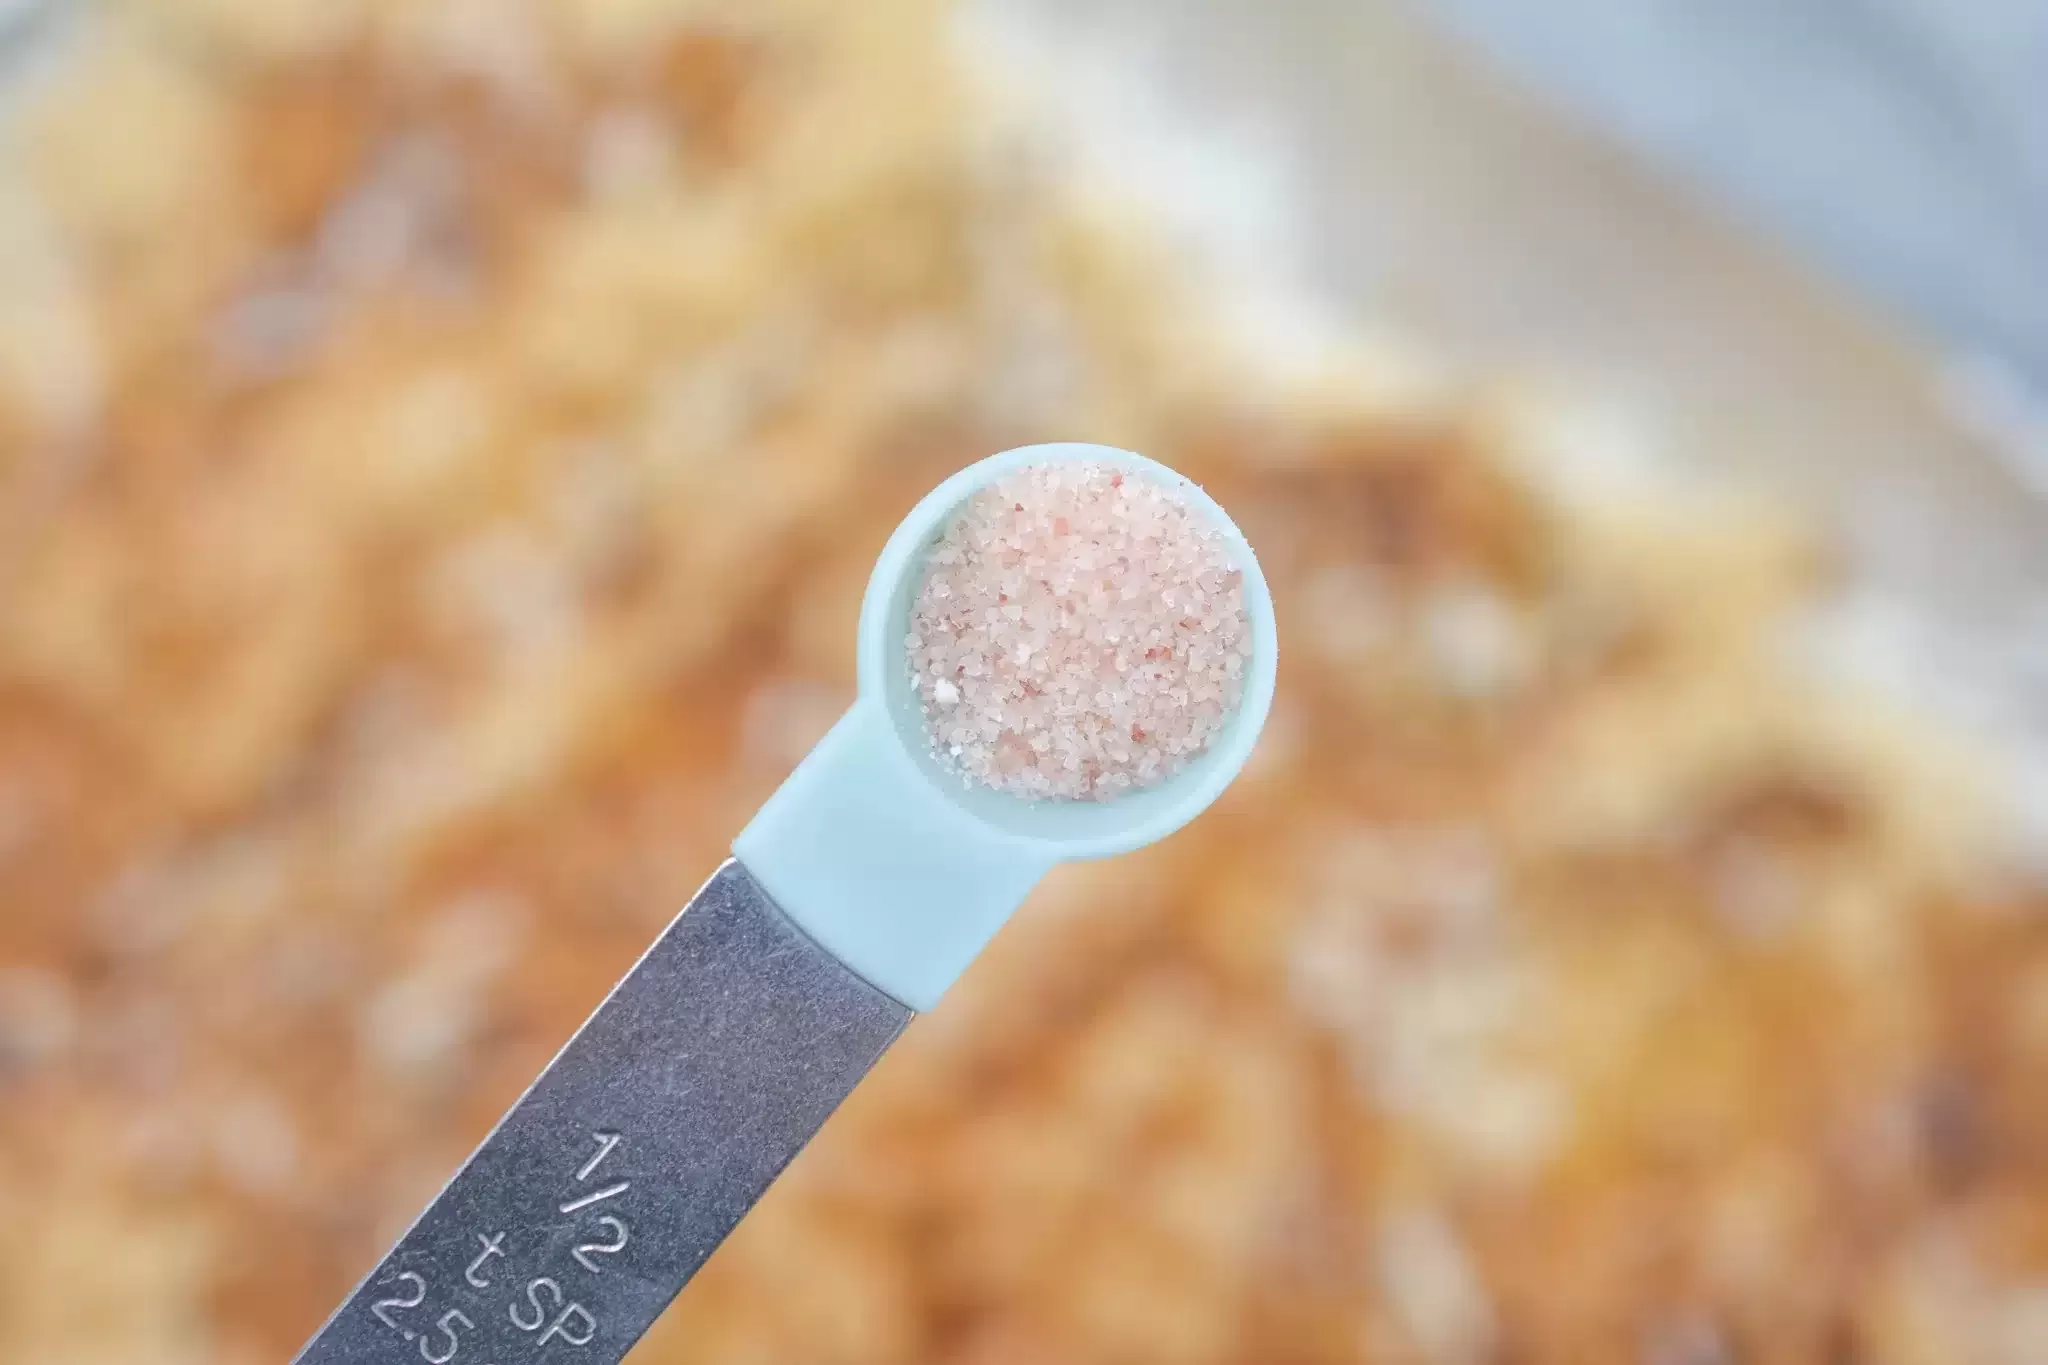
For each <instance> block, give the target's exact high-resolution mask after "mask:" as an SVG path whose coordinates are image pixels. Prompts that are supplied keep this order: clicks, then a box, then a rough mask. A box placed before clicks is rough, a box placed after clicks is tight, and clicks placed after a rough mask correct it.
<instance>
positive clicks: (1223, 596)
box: [906, 464, 1252, 801]
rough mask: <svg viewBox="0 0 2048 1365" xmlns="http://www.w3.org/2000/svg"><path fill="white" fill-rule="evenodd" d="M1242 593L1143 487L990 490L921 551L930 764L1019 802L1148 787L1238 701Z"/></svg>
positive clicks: (1150, 482)
mask: <svg viewBox="0 0 2048 1365" xmlns="http://www.w3.org/2000/svg"><path fill="white" fill-rule="evenodd" d="M1020 566H1021V567H1020ZM1241 582H1242V575H1241V572H1240V570H1239V569H1238V566H1237V565H1236V564H1235V563H1234V562H1232V557H1231V551H1230V544H1229V541H1228V539H1227V538H1226V537H1225V536H1224V535H1223V533H1222V532H1221V531H1220V530H1218V529H1217V527H1215V526H1214V525H1213V524H1211V523H1210V522H1209V521H1207V520H1206V519H1205V518H1204V516H1203V515H1202V513H1200V512H1199V511H1197V510H1196V509H1194V508H1192V507H1190V506H1189V505H1188V503H1187V501H1186V499H1185V497H1184V496H1183V495H1182V494H1181V493H1180V492H1179V491H1178V490H1177V489H1174V488H1172V487H1169V486H1167V485H1165V484H1163V483H1160V482H1159V481H1157V480H1155V479H1152V478H1149V477H1146V476H1143V475H1131V474H1125V473H1123V472H1120V471H1118V470H1116V469H1115V468H1113V467H1109V466H1104V465H1097V464H1077V465H1066V466H1057V467H1056V466H1041V467H1038V468H1031V469H1024V470H1019V471H1017V472H1015V473H1013V474H1009V475H1006V476H1005V477H1003V478H1001V479H998V480H997V481H996V482H995V483H993V484H991V485H990V486H989V487H987V488H985V489H983V490H982V491H981V492H980V493H978V494H977V495H975V496H974V497H973V498H972V499H970V500H969V501H968V503H967V505H966V507H965V509H964V510H963V511H962V512H961V514H960V516H959V517H958V518H957V519H956V520H955V521H954V522H953V523H952V525H951V526H949V527H948V528H947V529H946V532H945V534H944V536H943V537H942V538H941V539H940V541H939V543H938V544H937V545H936V546H935V547H934V548H933V550H932V552H931V554H930V555H929V556H928V558H927V561H926V568H925V577H924V580H923V582H922V583H921V584H920V586H919V590H918V595H917V600H916V602H915V604H914V605H913V607H912V611H911V622H910V625H911V631H910V634H909V635H908V636H907V637H906V648H907V649H908V650H909V651H910V653H911V655H912V657H911V659H910V664H911V673H912V677H913V683H914V685H915V686H916V688H917V691H918V699H919V701H920V702H921V703H922V704H923V708H924V714H925V719H926V723H927V726H928V728H929V730H930V733H931V736H932V749H933V753H934V755H935V756H937V757H938V758H939V761H940V762H941V763H942V764H943V765H945V766H946V767H948V768H950V769H952V770H953V771H955V772H958V773H959V774H960V775H961V776H962V777H963V778H964V779H966V780H967V781H969V782H980V783H983V784H985V785H987V786H990V787H993V788H995V789H996V790H998V791H1004V792H1008V793H1011V794H1013V795H1017V796H1022V797H1025V798H1028V799H1051V800H1065V801H1075V800H1109V799H1111V798H1113V797H1115V796H1118V795H1121V794H1122V793H1124V792H1127V791H1132V790H1136V789H1139V788H1143V787H1148V786H1153V785H1155V784H1157V783H1159V782H1162V781H1165V780H1166V779H1168V778H1170V777H1172V776H1173V775H1174V774H1176V773H1178V772H1180V771H1181V770H1182V769H1183V768H1185V767H1186V766H1187V764H1188V763H1189V762H1190V761H1191V760H1192V759H1194V758H1195V757H1196V756H1198V755H1199V754H1201V753H1202V752H1203V751H1204V750H1205V749H1206V748H1207V747H1208V745H1209V742H1210V740H1211V739H1213V738H1214V736H1215V735H1216V733H1217V732H1218V731H1219V730H1220V729H1222V727H1223V726H1224V725H1225V724H1226V723H1227V722H1228V721H1229V719H1230V717H1231V715H1232V714H1234V713H1235V711H1236V709H1237V706H1238V703H1239V701H1240V700H1241V699H1242V696H1243V690H1244V688H1243V669H1242V667H1241V665H1240V663H1239V660H1240V659H1242V658H1249V657H1250V656H1251V652H1252V638H1251V624H1250V621H1249V619H1248V617H1247V615H1246V613H1245V609H1244V599H1243V593H1242V592H1241V591H1240V590H1239V585H1240V584H1241ZM1218 584H1223V585H1228V590H1227V591H1220V592H1219V591H1218V590H1217V588H1216V586H1215V585H1218ZM1204 585H1207V586H1208V591H1206V592H1205V591H1204ZM1191 608H1192V611H1193V613H1194V614H1190V609H1191ZM1125 640H1131V641H1142V642H1144V644H1145V646H1146V648H1145V649H1144V650H1142V651H1140V652H1142V653H1143V654H1144V656H1145V659H1146V661H1147V663H1148V667H1147V669H1146V676H1144V677H1138V678H1134V677H1132V676H1131V675H1130V674H1129V671H1128V670H1129V666H1130V663H1131V661H1132V658H1133V657H1135V656H1124V655H1120V654H1119V653H1118V652H1117V651H1116V650H1115V649H1113V648H1108V647H1106V645H1116V644H1119V643H1121V642H1122V641H1125ZM1219 660H1220V661H1221V664H1220V666H1219ZM967 679H974V680H975V682H974V684H973V699H972V701H971V702H970V701H969V700H968V699H967V697H966V682H965V680H967Z"/></svg>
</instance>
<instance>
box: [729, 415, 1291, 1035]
mask: <svg viewBox="0 0 2048 1365" xmlns="http://www.w3.org/2000/svg"><path fill="white" fill-rule="evenodd" d="M1052 463H1095V464H1106V465H1116V466H1120V467H1122V468H1125V469H1129V470H1133V471H1135V472H1138V473H1141V474H1144V475H1146V476H1148V477H1150V478H1152V479H1155V480H1157V481H1160V482H1162V483H1166V484H1168V485H1171V486H1173V487H1176V488H1178V489H1180V490H1182V492H1183V493H1184V494H1185V496H1186V498H1187V500H1188V504H1189V505H1190V506H1191V507H1193V508H1195V509H1196V510H1197V511H1198V512H1199V513H1202V514H1204V515H1206V516H1208V517H1209V518H1210V519H1211V520H1212V521H1213V522H1214V523H1215V526H1216V528H1217V529H1218V530H1219V531H1221V532H1223V533H1224V534H1225V535H1226V536H1227V537H1229V540H1230V544H1231V549H1232V551H1233V554H1234V556H1235V558H1236V560H1237V563H1238V564H1239V566H1240V567H1241V568H1242V569H1243V571H1244V601H1245V609H1246V611H1247V612H1248V613H1249V615H1250V618H1251V629H1252V648H1253V653H1252V657H1251V660H1250V667H1249V668H1248V669H1247V671H1246V675H1245V687H1244V698H1243V701H1242V702H1241V703H1240V704H1239V706H1238V709H1237V712H1236V714H1235V715H1233V716H1232V717H1231V718H1230V720H1229V722H1228V723H1227V724H1226V725H1225V726H1224V728H1223V730H1222V732H1221V733H1220V734H1218V735H1217V736H1215V737H1214V738H1213V739H1211V741H1210V743H1209V747H1208V748H1207V749H1206V750H1204V751H1203V753H1202V754H1201V755H1200V756H1199V757H1198V758H1196V759H1195V760H1194V761H1193V762H1192V763H1190V764H1188V766H1187V767H1186V768H1184V769H1182V770H1181V771H1180V772H1179V773H1178V774H1176V775H1175V776H1173V777H1172V778H1170V779H1168V780H1167V781H1165V782H1162V783H1160V784H1159V785H1157V786H1154V787H1149V788H1145V789H1143V790H1140V791H1132V792H1128V793H1126V794H1124V795H1121V796H1118V797H1116V798H1114V799H1112V800H1109V801H1100V802H1097V801H1025V800H1021V799H1019V798H1017V797H1015V796H1010V795H1007V794H1005V793H1002V792H998V791H995V790H993V789H991V788H988V787H985V786H982V785H980V784H978V783H977V784H972V785H969V784H967V783H965V782H963V781H962V779H961V778H960V776H959V775H958V774H956V773H951V772H948V771H947V770H946V769H944V768H943V767H941V766H940V764H939V762H938V760H937V759H935V758H934V757H933V756H932V753H931V743H930V740H929V738H928V736H927V732H926V729H925V719H924V714H923V712H922V710H921V709H920V707H919V704H918V699H917V694H916V691H915V689H914V688H913V687H912V686H911V682H910V670H909V668H908V666H907V664H906V661H905V659H904V647H903V639H904V636H905V635H906V634H908V633H909V628H910V610H911V604H912V602H913V600H914V598H915V597H916V595H917V590H918V587H919V586H920V583H921V581H922V572H921V571H922V569H923V566H924V561H925V556H926V554H927V553H928V552H929V550H930V548H931V546H932V545H933V543H934V542H936V541H937V540H938V538H939V536H940V535H941V534H942V533H943V532H944V530H945V528H946V526H947V525H948V524H949V523H950V522H951V520H952V518H953V517H954V515H955V514H956V513H957V512H958V511H959V509H960V507H961V505H962V504H963V503H965V502H966V501H967V500H968V499H969V498H970V497H972V496H973V495H974V494H975V493H976V492H978V491H980V490H981V489H982V488H983V487H985V486H986V485H988V484H989V483H991V482H992V481H994V480H995V479H997V478H999V477H1001V476H1002V475H1004V474H1007V473H1009V472H1011V471H1012V470H1015V469H1019V468H1023V467H1026V466H1032V465H1044V464H1052ZM857 648H858V653H859V675H860V695H859V698H858V699H857V700H856V701H855V702H854V704H853V706H852V707H851V708H849V709H848V711H847V713H846V714H845V715H844V716H842V717H841V718H840V720H839V722H838V724H836V725H834V726H833V727H832V730H831V732H830V733H829V734H827V735H826V736H825V738H823V739H822V740H820V741H818V745H817V747H816V748H815V749H813V750H812V751H811V752H810V754H809V755H807V756H806V757H805V758H804V760H803V762H802V763H800V764H799V765H798V766H797V768H796V771H795V772H793V773H791V774H790V776H789V780H788V781H786V782H784V783H783V784H782V786H781V787H780V788H779V789H778V790H777V791H776V793H775V794H774V795H773V796H771V797H769V798H768V802H767V804H766V805H764V806H762V807H761V810H760V812H759V813H758V814H756V815H755V817H754V819H753V820H752V822H751V823H749V824H748V825H747V827H746V828H745V829H744V830H742V831H741V832H740V836H739V838H738V839H736V840H734V841H733V852H734V853H735V854H736V855H737V856H738V857H739V860H740V861H741V862H742V863H744V864H745V865H746V867H747V869H748V870H749V871H750V872H752V873H753V875H754V877H755V878H756V880H758V881H759V882H760V883H761V885H762V886H763V887H764V888H765V889H766V890H767V892H768V893H769V895H771V896H772V897H774V899H775V901H776V903H777V904H778V905H780V906H781V907H782V909H783V910H784V912H785V913H787V914H788V915H789V916H790V918H791V919H793V920H794V921H795V922H796V923H797V925H798V926H799V927H800V928H802V929H803V930H804V932H805V933H807V934H809V935H810V936H811V937H812V938H813V939H814V940H816V941H817V942H818V943H819V945H820V946H822V947H824V948H825V949H827V950H828V951H830V952H832V953H833V954H834V955H836V956H837V957H838V958H839V959H840V960H841V961H842V962H844V963H846V964H847V965H848V966H849V967H852V968H853V969H854V970H855V971H856V972H858V973H860V975H861V976H863V977H865V978H866V979H867V980H868V981H869V982H870V983H871V984H872V985H874V986H876V987H878V988H879V989H881V990H884V991H887V992H888V993H889V994H890V995H892V996H894V997H895V998H896V999H897V1000H899V1001H901V1002H902V1003H904V1004H905V1005H908V1006H909V1007H910V1008H912V1009H915V1010H927V1009H930V1008H931V1007H932V1006H933V1005H934V1004H936V1003H937V1001H938V999H939V997H940V995H942V994H943V993H944V992H945V990H946V988H947V987H948V986H950V985H951V984H952V983H953V980H954V979H955V978H956V977H957V976H959V974H960V973H961V971H963V970H964V969H965V968H966V966H967V964H968V963H969V962H971V961H972V960H973V959H974V956H975V954H976V953H978V952H980V951H981V948H982V946H983V945H984V944H985V943H987V942H988V940H989V938H990V937H991V936H992V935H993V934H994V933H995V931H996V930H997V929H999V928H1001V927H1002V925H1003V922H1004V921H1005V920H1007V919H1008V918H1009V917H1010V913H1011V912H1012V911H1014V910H1015V909H1016V908H1017V906H1018V905H1019V904H1021V903H1022V902H1023V900H1024V897H1025V896H1026V895H1027V894H1028V893H1029V892H1030V890H1031V888H1032V887H1033V886H1034V885H1036V884H1037V882H1038V879H1039V878H1040V877H1043V876H1044V875H1045V873H1046V872H1047V871H1048V870H1049V869H1050V868H1051V867H1052V866H1053V865H1054V864H1055V863H1060V862H1066V861H1070V860H1073V859H1079V858H1102V857H1107V856H1109V855H1110V854H1113V853H1126V852H1129V851H1130V850H1132V849H1135V848H1142V847H1143V846H1144V845H1146V844H1149V843H1151V842H1153V841H1154V840H1155V839H1161V838H1164V837H1165V836H1166V835H1168V834H1171V833H1173V831H1175V830H1177V829H1179V828H1180V827H1181V826H1182V825H1184V824H1186V823H1187V822H1188V821H1190V820H1192V819H1194V818H1195V817H1196V816H1197V815H1199V814H1201V813H1202V811H1203V810H1205V809H1206V808H1207V807H1208V805H1209V803H1210V802H1212V801H1214V800H1215V799H1216V798H1217V796H1219V795H1220V794H1221V793H1222V791H1223V789H1224V788H1225V787H1227V786H1229V785H1230V782H1231V780H1232V779H1233V778H1235V777H1236V776H1237V773H1238V770H1239V769H1240V768H1242V767H1243V766H1244V762H1245V759H1246V758H1247V757H1249V756H1250V754H1251V751H1252V746H1253V745H1254V744H1256V743H1257V742H1258V738H1259V730H1260V728H1261V727H1262V726H1264V725H1265V723H1266V712H1267V711H1268V709H1269V708H1270V707H1271V706H1272V702H1273V683H1274V677H1275V674H1276V672H1277V669H1278V664H1279V642H1278V640H1277V638H1276V635H1275V625H1274V620H1273V598H1272V594H1271V593H1270V591H1269V590H1268V589H1267V587H1266V579H1265V575H1264V574H1262V573H1261V572H1260V571H1259V563H1258V559H1257V558H1256V557H1255V556H1254V555H1253V554H1252V549H1251V546H1250V545H1249V544H1247V543H1246V542H1245V539H1244V536H1243V534H1242V533H1240V532H1239V531H1238V529H1237V527H1236V526H1235V525H1233V524H1232V522H1231V520H1230V518H1229V517H1228V516H1226V515H1224V512H1223V509H1222V508H1220V507H1218V506H1217V505H1216V503H1215V502H1214V501H1213V500H1212V499H1211V498H1210V497H1209V495H1208V494H1206V493H1204V492H1203V491H1202V490H1201V488H1200V487H1199V486H1198V485H1196V484H1195V483H1193V482H1192V481H1190V480H1188V479H1186V478H1183V477H1182V476H1181V475H1179V474H1176V473H1175V472H1174V471H1172V470H1171V469H1168V468H1167V467H1166V466H1164V465H1162V464H1159V463H1157V462H1156V461H1153V460H1148V459H1146V458H1145V457H1144V456H1142V455H1135V454H1132V453H1131V452H1130V451H1127V450H1117V449H1114V448H1112V447H1109V446H1098V445H1083V444H1077V443H1060V444H1055V445H1036V446H1023V447H1021V448H1019V449H1016V450H1010V451H1005V452H1004V453H1002V454H1000V455H994V456H991V457H989V458H988V459H986V460H982V461H981V462H979V463H977V464H973V465H969V466H968V467H967V468H965V469H963V470H961V471H960V472H959V473H957V474H955V475H954V476H953V477H952V478H950V479H947V480H946V481H945V482H944V483H942V484H940V485H939V486H938V487H937V488H935V489H933V490H932V491H931V493H930V494H929V495H927V496H926V497H925V499H924V500H923V501H922V502H920V503H918V505H917V506H916V507H914V508H912V509H911V512H910V515H909V516H907V517H905V518H904V519H903V523H902V525H900V526H898V527H897V528H896V532H895V534H894V535H892V536H890V537H889V543H888V544H887V545H886V546H884V547H883V550H882V555H881V558H880V559H879V560H877V561H876V563H875V571H874V574H873V576H872V577H871V578H869V580H868V590H867V596H866V598H865V600H864V601H863V602H862V604H861V614H860V639H859V643H858V646H857Z"/></svg>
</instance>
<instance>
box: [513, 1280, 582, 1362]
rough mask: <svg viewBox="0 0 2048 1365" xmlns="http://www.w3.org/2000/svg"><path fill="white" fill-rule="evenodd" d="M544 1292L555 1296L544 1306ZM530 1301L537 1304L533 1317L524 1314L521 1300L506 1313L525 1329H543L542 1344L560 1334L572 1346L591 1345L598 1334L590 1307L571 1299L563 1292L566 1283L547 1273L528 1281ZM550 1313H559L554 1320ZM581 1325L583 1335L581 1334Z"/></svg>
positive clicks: (533, 1330) (521, 1328)
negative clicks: (558, 1282) (552, 1277)
mask: <svg viewBox="0 0 2048 1365" xmlns="http://www.w3.org/2000/svg"><path fill="white" fill-rule="evenodd" d="M543 1293H545V1294H546V1295H547V1296H548V1297H549V1298H550V1299H552V1300H553V1303H552V1304H551V1305H549V1306H545V1307H544V1306H542V1304H541V1301H540V1300H541V1295H542V1294H543ZM526 1301H527V1302H528V1303H529V1304H531V1305H533V1312H532V1314H531V1316H530V1317H529V1316H522V1315H521V1314H520V1312H519V1305H518V1304H517V1303H514V1304H511V1305H509V1306H508V1307H507V1308H506V1309H505V1316H506V1317H507V1318H509V1319H511V1322H512V1325H513V1326H514V1327H517V1328H518V1329H519V1330H520V1331H522V1332H540V1344H541V1345H543V1346H545V1345H547V1344H548V1343H549V1342H550V1341H552V1340H554V1339H555V1338H556V1337H560V1338H561V1339H562V1340H564V1341H566V1342H568V1343H569V1344H570V1345H571V1346H588V1345H589V1344H590V1342H591V1339H592V1338H593V1337H595V1336H596V1335H597V1319H596V1318H594V1317H592V1316H591V1315H590V1310H589V1309H588V1308H585V1307H584V1306H583V1305H582V1304H580V1303H576V1302H573V1301H570V1300H569V1299H568V1296H567V1295H566V1294H564V1293H563V1292H562V1286H561V1285H559V1284H556V1283H555V1282H554V1281H553V1280H551V1279H549V1278H548V1277H547V1276H545V1275H543V1276H541V1277H539V1278H538V1279H535V1280H533V1281H530V1282H529V1283H528V1284H527V1286H526ZM558 1310H559V1311H558ZM550 1313H553V1314H555V1317H554V1319H553V1321H549V1318H548V1315H549V1314H550ZM543 1324H545V1325H546V1328H547V1330H546V1331H542V1330H541V1328H542V1325H543ZM579 1329H580V1331H581V1335H578V1330H579Z"/></svg>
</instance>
